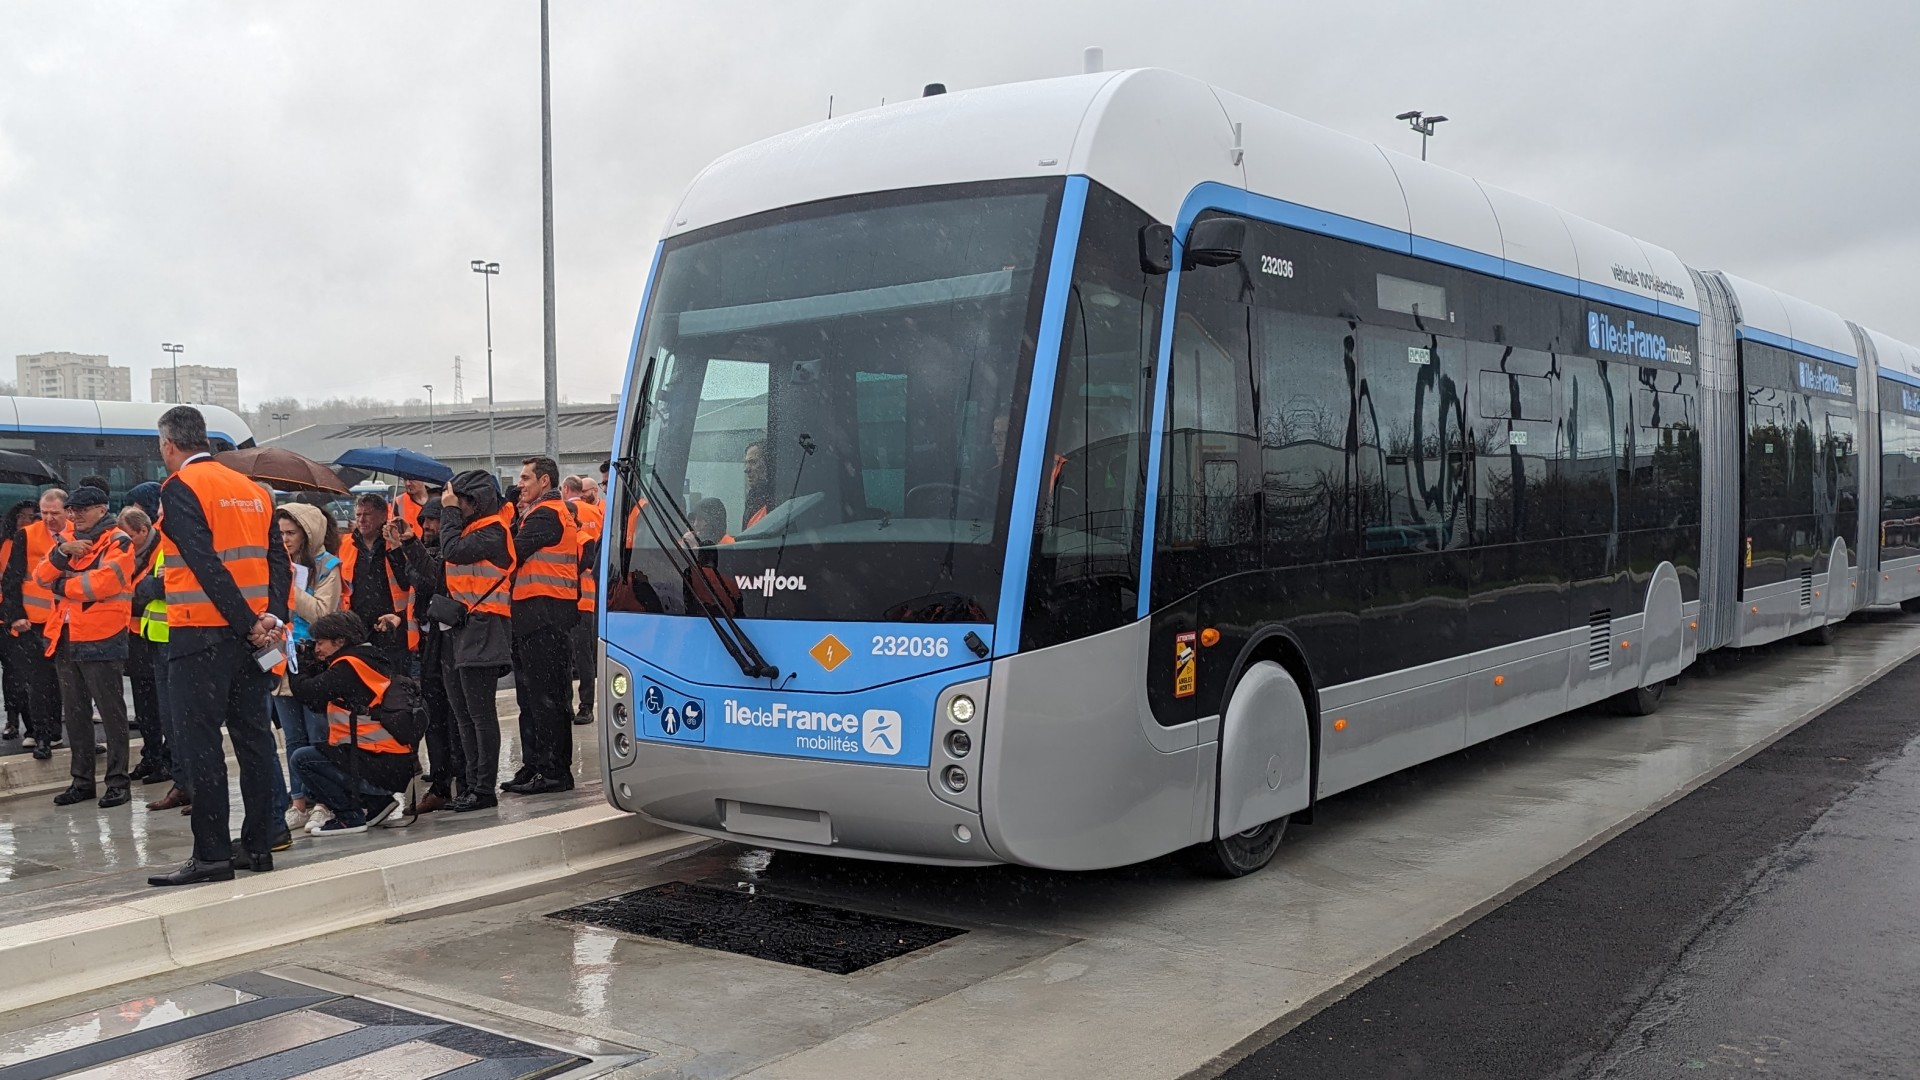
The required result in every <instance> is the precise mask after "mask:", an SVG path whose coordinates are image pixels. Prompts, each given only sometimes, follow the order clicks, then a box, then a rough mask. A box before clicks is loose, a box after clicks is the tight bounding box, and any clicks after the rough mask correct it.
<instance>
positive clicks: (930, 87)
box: [920, 82, 947, 97]
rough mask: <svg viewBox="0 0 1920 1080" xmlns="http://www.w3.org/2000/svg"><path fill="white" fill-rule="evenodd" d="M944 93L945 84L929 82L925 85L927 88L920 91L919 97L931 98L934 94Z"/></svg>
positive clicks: (945, 89)
mask: <svg viewBox="0 0 1920 1080" xmlns="http://www.w3.org/2000/svg"><path fill="white" fill-rule="evenodd" d="M946 92H947V84H946V83H939V82H930V83H928V84H927V88H926V89H925V90H922V91H920V96H921V97H933V96H934V95H935V94H944V93H946Z"/></svg>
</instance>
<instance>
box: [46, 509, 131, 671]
mask: <svg viewBox="0 0 1920 1080" xmlns="http://www.w3.org/2000/svg"><path fill="white" fill-rule="evenodd" d="M67 565H68V566H69V567H71V569H70V570H69V571H67V572H65V573H62V572H61V570H60V569H59V568H58V567H56V566H54V565H53V560H52V559H51V558H46V559H41V560H40V562H39V565H37V566H35V567H34V568H33V577H34V580H35V581H37V582H39V583H40V585H41V586H43V587H45V588H46V589H48V590H49V591H50V593H51V595H52V596H53V617H52V618H51V619H49V620H48V621H47V628H48V633H47V655H48V656H52V655H53V653H54V648H55V646H57V645H58V644H59V641H60V635H61V634H62V633H65V634H66V637H67V640H68V641H70V642H74V643H75V644H81V643H88V642H95V641H110V640H112V639H113V638H116V637H118V636H120V635H121V634H124V633H126V632H127V616H128V612H130V611H131V610H132V609H133V542H132V541H130V540H128V539H127V538H126V537H125V536H122V535H121V534H120V533H119V531H118V530H115V529H111V528H109V529H108V530H106V531H105V532H103V533H101V534H100V535H99V536H98V537H97V538H95V540H94V541H93V546H92V547H91V548H89V549H88V550H87V553H86V554H84V555H80V556H76V557H75V558H72V559H70V560H68V563H67Z"/></svg>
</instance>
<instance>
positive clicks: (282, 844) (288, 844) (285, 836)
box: [269, 828, 293, 869]
mask: <svg viewBox="0 0 1920 1080" xmlns="http://www.w3.org/2000/svg"><path fill="white" fill-rule="evenodd" d="M272 850H274V851H292V850H293V830H292V829H288V828H282V829H281V830H280V832H279V833H278V834H277V835H276V836H274V838H273V848H272ZM269 869H271V868H269Z"/></svg>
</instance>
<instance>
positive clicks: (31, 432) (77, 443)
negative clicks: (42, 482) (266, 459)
mask: <svg viewBox="0 0 1920 1080" xmlns="http://www.w3.org/2000/svg"><path fill="white" fill-rule="evenodd" d="M172 407H173V406H172V405H170V404H161V403H148V402H143V401H85V400H76V399H68V398H30V397H0V450H12V451H16V452H18V453H22V454H27V455H29V456H31V457H36V458H39V459H40V460H41V461H43V462H45V463H46V464H47V465H48V466H50V467H52V469H53V470H54V471H55V472H56V473H58V474H59V475H60V477H61V478H62V480H63V481H64V482H65V483H67V484H74V483H78V482H79V480H80V478H81V477H83V476H102V477H105V478H106V480H107V483H108V484H109V485H110V486H111V487H112V489H113V490H112V492H111V494H112V496H113V502H114V505H116V506H118V505H120V504H121V503H122V502H124V501H125V497H126V493H127V490H128V489H129V488H132V487H133V486H134V485H135V484H139V483H143V482H145V481H148V480H156V481H157V480H164V479H166V476H167V470H166V466H165V465H164V464H162V463H161V461H160V441H159V436H158V434H157V429H156V426H155V425H157V424H158V423H159V422H160V414H161V413H164V412H166V411H167V410H168V409H170V408H172ZM194 408H196V409H199V410H200V411H201V413H202V414H204V415H205V416H206V418H207V436H208V438H209V439H210V440H211V441H212V442H213V448H214V449H215V450H233V449H236V448H239V447H246V446H252V445H253V431H252V430H251V429H249V428H248V427H247V424H246V421H244V420H242V419H240V417H239V415H238V414H236V413H234V412H233V411H232V410H230V409H223V408H221V407H220V406H218V405H196V406H194ZM39 494H40V488H39V487H35V486H31V485H27V484H19V483H9V482H6V481H5V480H0V505H12V504H13V503H14V502H15V501H16V500H20V499H34V498H37V497H38V496H39Z"/></svg>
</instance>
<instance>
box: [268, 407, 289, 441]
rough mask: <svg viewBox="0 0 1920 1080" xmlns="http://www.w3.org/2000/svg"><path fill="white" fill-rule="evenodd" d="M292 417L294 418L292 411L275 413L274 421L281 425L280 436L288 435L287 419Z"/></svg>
mask: <svg viewBox="0 0 1920 1080" xmlns="http://www.w3.org/2000/svg"><path fill="white" fill-rule="evenodd" d="M291 419H293V414H292V413H287V412H277V413H274V414H273V422H274V423H276V424H279V425H280V437H281V438H282V439H284V438H286V437H287V421H289V420H291Z"/></svg>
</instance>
